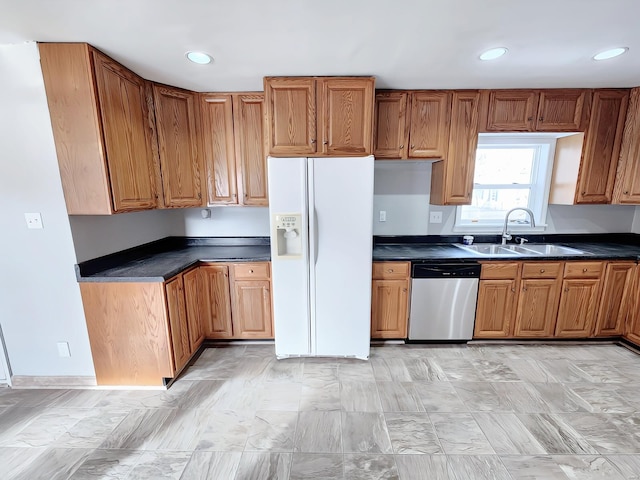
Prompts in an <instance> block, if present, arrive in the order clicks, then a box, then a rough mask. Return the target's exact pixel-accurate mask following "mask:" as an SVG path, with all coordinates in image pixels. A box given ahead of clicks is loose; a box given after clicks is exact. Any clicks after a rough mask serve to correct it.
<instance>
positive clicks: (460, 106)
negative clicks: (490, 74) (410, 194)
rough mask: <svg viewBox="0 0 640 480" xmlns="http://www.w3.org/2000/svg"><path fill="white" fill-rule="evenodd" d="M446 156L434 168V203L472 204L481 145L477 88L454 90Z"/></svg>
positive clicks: (432, 194) (432, 178)
mask: <svg viewBox="0 0 640 480" xmlns="http://www.w3.org/2000/svg"><path fill="white" fill-rule="evenodd" d="M452 95H453V96H452V102H451V105H452V107H451V130H450V133H449V144H448V152H447V154H446V158H445V159H444V160H442V161H440V162H436V163H434V164H433V167H432V170H431V199H430V203H431V204H432V205H470V204H471V195H472V193H473V173H474V169H475V163H476V147H477V146H478V103H479V100H480V93H479V92H478V91H474V90H470V91H455V92H453V94H452Z"/></svg>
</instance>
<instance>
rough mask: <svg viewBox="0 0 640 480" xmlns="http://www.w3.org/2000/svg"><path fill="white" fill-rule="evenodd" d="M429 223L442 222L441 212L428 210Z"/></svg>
mask: <svg viewBox="0 0 640 480" xmlns="http://www.w3.org/2000/svg"><path fill="white" fill-rule="evenodd" d="M429 223H442V212H430V213H429Z"/></svg>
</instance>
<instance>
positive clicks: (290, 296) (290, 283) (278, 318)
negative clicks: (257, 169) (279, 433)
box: [267, 157, 312, 358]
mask: <svg viewBox="0 0 640 480" xmlns="http://www.w3.org/2000/svg"><path fill="white" fill-rule="evenodd" d="M267 162H268V174H269V218H270V221H271V281H272V288H271V291H272V299H273V323H274V330H275V343H276V356H278V357H280V358H282V357H288V356H300V355H310V354H311V353H312V351H311V324H310V315H309V248H308V228H309V223H308V208H307V198H308V193H307V159H306V158H272V157H269V158H268V160H267ZM283 214H284V215H287V214H293V215H297V214H300V215H301V225H300V230H301V232H300V233H301V235H302V238H301V254H300V255H291V256H280V255H278V252H277V250H276V249H277V241H276V237H277V235H278V232H277V229H276V228H275V227H276V223H275V219H276V216H277V215H278V216H280V215H283ZM281 240H282V239H281Z"/></svg>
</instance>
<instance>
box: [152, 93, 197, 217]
mask: <svg viewBox="0 0 640 480" xmlns="http://www.w3.org/2000/svg"><path fill="white" fill-rule="evenodd" d="M153 97H154V104H155V114H156V128H157V132H158V150H159V156H160V170H161V171H162V190H163V192H164V206H165V207H198V206H200V205H202V190H201V183H200V172H201V170H202V168H201V166H200V157H199V154H198V148H197V145H198V136H197V133H196V129H197V127H196V104H195V98H194V94H193V93H191V92H187V91H185V90H180V89H178V88H172V87H166V86H163V85H154V86H153Z"/></svg>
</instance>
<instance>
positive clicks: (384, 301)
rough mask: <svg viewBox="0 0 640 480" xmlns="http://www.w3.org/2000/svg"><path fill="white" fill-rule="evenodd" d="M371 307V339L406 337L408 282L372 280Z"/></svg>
mask: <svg viewBox="0 0 640 480" xmlns="http://www.w3.org/2000/svg"><path fill="white" fill-rule="evenodd" d="M371 305H372V306H371V338H406V337H407V321H408V318H409V317H408V313H407V312H408V305H409V281H408V280H374V281H373V288H372V291H371Z"/></svg>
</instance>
